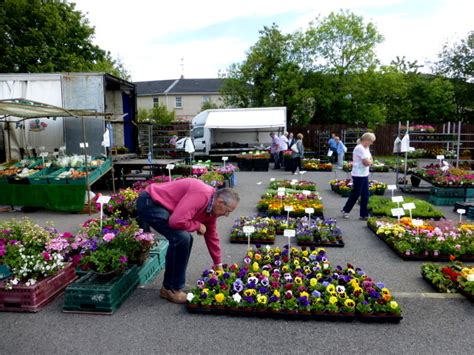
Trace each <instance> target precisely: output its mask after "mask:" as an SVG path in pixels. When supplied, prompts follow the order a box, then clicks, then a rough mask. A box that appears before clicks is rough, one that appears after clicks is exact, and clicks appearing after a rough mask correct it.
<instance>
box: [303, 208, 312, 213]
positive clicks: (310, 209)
mask: <svg viewBox="0 0 474 355" xmlns="http://www.w3.org/2000/svg"><path fill="white" fill-rule="evenodd" d="M304 212H305V213H307V214H313V213H314V208H312V207H308V208H305V209H304Z"/></svg>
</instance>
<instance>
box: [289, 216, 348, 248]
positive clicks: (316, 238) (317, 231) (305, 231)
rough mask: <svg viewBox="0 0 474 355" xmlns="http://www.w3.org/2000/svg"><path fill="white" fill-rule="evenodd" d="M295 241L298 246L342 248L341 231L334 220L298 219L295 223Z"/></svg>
mask: <svg viewBox="0 0 474 355" xmlns="http://www.w3.org/2000/svg"><path fill="white" fill-rule="evenodd" d="M296 240H297V243H298V245H300V246H323V247H329V246H331V247H343V246H344V242H343V240H342V232H341V229H340V228H339V227H338V226H337V225H336V220H335V219H333V218H328V219H321V218H316V219H311V221H310V220H308V218H307V217H303V218H298V219H297V223H296Z"/></svg>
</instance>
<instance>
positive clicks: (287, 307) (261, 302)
mask: <svg viewBox="0 0 474 355" xmlns="http://www.w3.org/2000/svg"><path fill="white" fill-rule="evenodd" d="M187 300H188V309H189V310H190V311H192V310H196V309H198V308H199V309H201V310H207V311H209V310H211V311H212V310H216V311H220V312H222V310H224V311H226V312H229V313H231V312H237V314H239V313H240V314H247V315H248V314H252V313H254V312H257V313H262V314H265V315H268V316H272V315H300V316H304V317H307V318H312V317H314V318H318V317H321V316H323V315H345V316H348V317H353V316H355V315H356V314H358V315H359V316H360V317H364V316H370V315H380V316H384V317H388V318H390V317H394V318H397V319H398V320H399V319H400V317H399V316H400V314H401V310H400V306H399V305H398V303H397V302H396V301H395V300H394V299H393V296H392V294H391V292H390V290H389V289H388V288H387V287H386V286H385V285H384V284H383V283H381V282H375V281H374V280H373V279H371V278H370V277H368V276H367V274H366V273H365V272H364V271H363V270H362V269H360V268H355V267H354V266H352V265H351V264H347V265H346V266H345V267H342V266H335V267H333V266H332V265H331V263H330V262H329V260H328V257H327V254H326V251H325V250H324V249H321V248H319V249H316V248H314V247H313V248H308V249H305V248H303V249H298V248H294V247H293V248H291V249H288V248H287V247H285V248H283V249H280V248H275V249H271V248H270V247H268V246H267V247H266V248H262V247H259V246H257V248H256V249H254V250H251V251H249V252H248V253H247V255H246V257H245V258H244V260H243V263H242V264H240V265H239V264H232V265H223V270H222V271H221V270H212V269H211V270H205V271H204V272H203V273H202V276H201V278H200V279H198V280H197V283H196V286H195V287H193V289H192V290H191V292H190V293H189V294H188V297H187Z"/></svg>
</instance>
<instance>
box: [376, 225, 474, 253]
mask: <svg viewBox="0 0 474 355" xmlns="http://www.w3.org/2000/svg"><path fill="white" fill-rule="evenodd" d="M367 224H368V226H369V228H370V229H372V230H373V231H374V232H375V233H376V234H377V236H379V237H380V238H381V239H383V240H384V241H385V242H387V244H388V245H390V246H391V247H392V248H393V249H394V250H395V251H396V252H397V253H398V254H399V255H400V256H402V257H404V258H406V259H409V260H412V259H413V260H423V259H424V260H428V259H449V257H450V256H454V257H456V258H457V259H464V258H465V259H467V260H472V259H473V257H474V243H473V241H474V236H473V234H474V231H473V230H472V228H471V227H472V225H459V224H458V223H456V222H453V221H450V220H444V219H443V220H439V221H433V220H425V221H424V222H423V225H422V226H417V227H415V226H414V225H413V223H412V220H411V219H410V218H402V219H401V220H400V222H398V221H397V220H394V219H390V218H384V219H381V220H378V219H377V218H375V217H372V218H369V220H368V222H367Z"/></svg>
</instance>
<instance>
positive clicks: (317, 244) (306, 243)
mask: <svg viewBox="0 0 474 355" xmlns="http://www.w3.org/2000/svg"><path fill="white" fill-rule="evenodd" d="M296 240H297V244H298V245H299V246H305V247H311V246H315V247H322V248H324V247H328V248H329V247H331V248H343V247H344V241H343V240H342V239H340V240H335V241H325V242H323V241H320V242H318V241H314V240H312V241H307V240H298V237H297V238H296Z"/></svg>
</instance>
